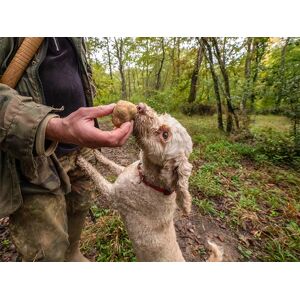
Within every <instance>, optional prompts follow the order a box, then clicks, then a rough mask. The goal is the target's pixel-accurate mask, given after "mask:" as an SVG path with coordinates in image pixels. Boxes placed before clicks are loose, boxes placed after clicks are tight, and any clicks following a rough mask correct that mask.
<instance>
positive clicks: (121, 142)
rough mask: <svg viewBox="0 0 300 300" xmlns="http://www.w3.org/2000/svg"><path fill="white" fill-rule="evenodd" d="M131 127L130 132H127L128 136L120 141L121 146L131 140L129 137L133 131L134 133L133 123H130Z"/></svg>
mask: <svg viewBox="0 0 300 300" xmlns="http://www.w3.org/2000/svg"><path fill="white" fill-rule="evenodd" d="M130 124H131V126H130V129H129V131H128V132H127V134H126V135H125V136H124V137H123V138H122V139H121V140H120V144H121V145H124V144H125V142H126V141H127V139H128V138H129V136H130V135H131V133H132V131H133V121H131V122H130Z"/></svg>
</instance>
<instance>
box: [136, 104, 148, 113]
mask: <svg viewBox="0 0 300 300" xmlns="http://www.w3.org/2000/svg"><path fill="white" fill-rule="evenodd" d="M136 108H137V111H138V113H139V114H144V113H145V112H146V105H145V104H144V103H139V104H138V105H137V106H136Z"/></svg>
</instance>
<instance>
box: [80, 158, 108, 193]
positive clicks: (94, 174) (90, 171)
mask: <svg viewBox="0 0 300 300" xmlns="http://www.w3.org/2000/svg"><path fill="white" fill-rule="evenodd" d="M76 163H77V165H78V166H79V167H80V168H81V169H82V170H83V171H84V172H85V173H86V174H87V175H88V176H89V177H90V178H91V179H92V180H93V181H94V183H95V185H96V188H97V189H98V190H99V192H101V194H103V195H104V196H106V197H108V198H109V197H110V196H111V194H112V190H113V185H112V184H111V183H110V182H108V181H107V180H106V179H105V178H104V177H103V176H102V175H101V174H99V172H98V171H97V170H96V169H95V168H94V167H93V166H92V165H91V164H90V163H89V162H88V161H86V160H85V159H84V158H83V157H81V156H78V158H77V162H76Z"/></svg>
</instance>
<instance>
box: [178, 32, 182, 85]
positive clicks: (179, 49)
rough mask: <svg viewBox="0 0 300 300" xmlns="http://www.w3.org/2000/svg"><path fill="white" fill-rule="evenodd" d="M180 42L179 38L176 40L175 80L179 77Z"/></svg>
mask: <svg viewBox="0 0 300 300" xmlns="http://www.w3.org/2000/svg"><path fill="white" fill-rule="evenodd" d="M180 42H181V38H180V37H178V38H177V80H178V79H179V77H180Z"/></svg>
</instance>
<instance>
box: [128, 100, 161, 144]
mask: <svg viewBox="0 0 300 300" xmlns="http://www.w3.org/2000/svg"><path fill="white" fill-rule="evenodd" d="M136 108H137V114H136V116H135V119H134V127H133V134H134V135H135V136H136V137H138V138H141V137H145V136H147V135H148V133H149V132H150V129H151V128H152V127H153V122H154V119H155V117H156V113H155V111H153V110H152V109H151V108H150V107H149V106H147V105H146V104H144V103H139V104H138V105H137V106H136Z"/></svg>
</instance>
